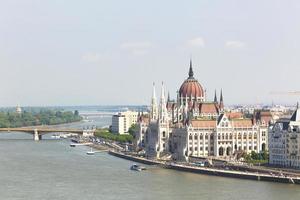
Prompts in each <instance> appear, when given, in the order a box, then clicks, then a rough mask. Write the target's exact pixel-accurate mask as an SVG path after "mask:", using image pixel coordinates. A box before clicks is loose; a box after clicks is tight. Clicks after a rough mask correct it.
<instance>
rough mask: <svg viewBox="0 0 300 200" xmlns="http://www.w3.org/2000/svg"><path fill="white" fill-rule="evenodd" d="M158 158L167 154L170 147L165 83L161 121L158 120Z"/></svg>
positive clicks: (160, 113)
mask: <svg viewBox="0 0 300 200" xmlns="http://www.w3.org/2000/svg"><path fill="white" fill-rule="evenodd" d="M157 129H158V146H159V151H158V156H159V155H160V154H161V153H162V152H167V151H168V149H169V148H168V147H169V132H170V130H169V116H168V110H167V104H166V98H165V88H164V83H162V86H161V96H160V104H159V119H158V127H157Z"/></svg>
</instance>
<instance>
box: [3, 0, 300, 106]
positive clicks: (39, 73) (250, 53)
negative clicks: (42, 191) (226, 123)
mask: <svg viewBox="0 0 300 200" xmlns="http://www.w3.org/2000/svg"><path fill="white" fill-rule="evenodd" d="M299 10H300V1H297V0H290V1H283V0H281V1H278V0H265V1H258V0H253V1H238V0H236V1H232V0H226V1H225V0H223V1H215V0H202V1H192V0H191V1H176V0H175V1H170V0H166V1H158V0H153V1H138V0H127V1H117V0H111V1H98V0H90V1H79V0H65V1H59V0H44V1H37V0H26V1H19V0H9V1H0V69H1V72H2V73H1V78H0V91H1V95H0V107H5V106H15V105H17V104H20V105H21V106H59V105H62V106H67V105H126V104H130V105H147V104H150V98H151V93H152V83H153V82H155V83H156V92H157V94H156V95H157V97H158V98H159V96H160V85H161V82H164V83H165V85H166V90H167V91H169V92H170V95H171V98H176V91H177V90H178V89H179V87H180V85H181V84H182V82H183V81H184V79H186V78H187V76H188V69H189V60H190V58H192V60H193V67H194V73H195V75H194V76H195V78H196V79H198V81H199V82H200V83H201V85H202V86H203V87H204V88H205V89H206V91H207V99H211V100H213V95H214V91H215V89H216V90H217V92H218V94H219V92H220V90H221V88H222V90H223V96H224V102H225V105H226V104H229V105H231V104H259V103H265V104H271V103H272V102H274V103H275V104H279V103H282V104H289V105H293V104H296V102H297V101H300V95H299V96H295V95H294V96H292V95H291V96H289V95H274V94H273V95H272V94H270V93H271V92H288V91H300V81H299V74H300V56H299V55H300V54H299V52H300V37H299V35H300V23H299V22H298V21H299V19H300V12H299Z"/></svg>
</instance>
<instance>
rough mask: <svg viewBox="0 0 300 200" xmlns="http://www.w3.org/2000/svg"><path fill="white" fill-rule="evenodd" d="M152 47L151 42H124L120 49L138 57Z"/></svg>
mask: <svg viewBox="0 0 300 200" xmlns="http://www.w3.org/2000/svg"><path fill="white" fill-rule="evenodd" d="M152 47H154V45H153V44H152V43H151V42H125V43H123V44H121V45H120V48H121V49H123V50H126V51H129V52H130V53H131V54H133V55H136V56H139V55H145V54H147V53H148V50H149V49H151V48H152Z"/></svg>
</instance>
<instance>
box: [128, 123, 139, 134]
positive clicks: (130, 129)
mask: <svg viewBox="0 0 300 200" xmlns="http://www.w3.org/2000/svg"><path fill="white" fill-rule="evenodd" d="M136 129H137V125H136V124H132V125H131V126H130V128H129V129H128V133H129V134H130V135H132V136H133V137H135V131H136Z"/></svg>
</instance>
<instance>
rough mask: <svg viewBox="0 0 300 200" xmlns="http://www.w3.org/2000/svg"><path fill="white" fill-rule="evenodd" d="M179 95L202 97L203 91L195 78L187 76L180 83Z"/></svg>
mask: <svg viewBox="0 0 300 200" xmlns="http://www.w3.org/2000/svg"><path fill="white" fill-rule="evenodd" d="M179 95H180V96H181V97H186V96H187V97H190V96H192V97H204V91H203V89H202V86H201V85H200V83H199V82H198V81H197V80H196V79H189V78H188V79H186V80H185V81H184V82H183V83H182V85H181V87H180V89H179Z"/></svg>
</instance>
